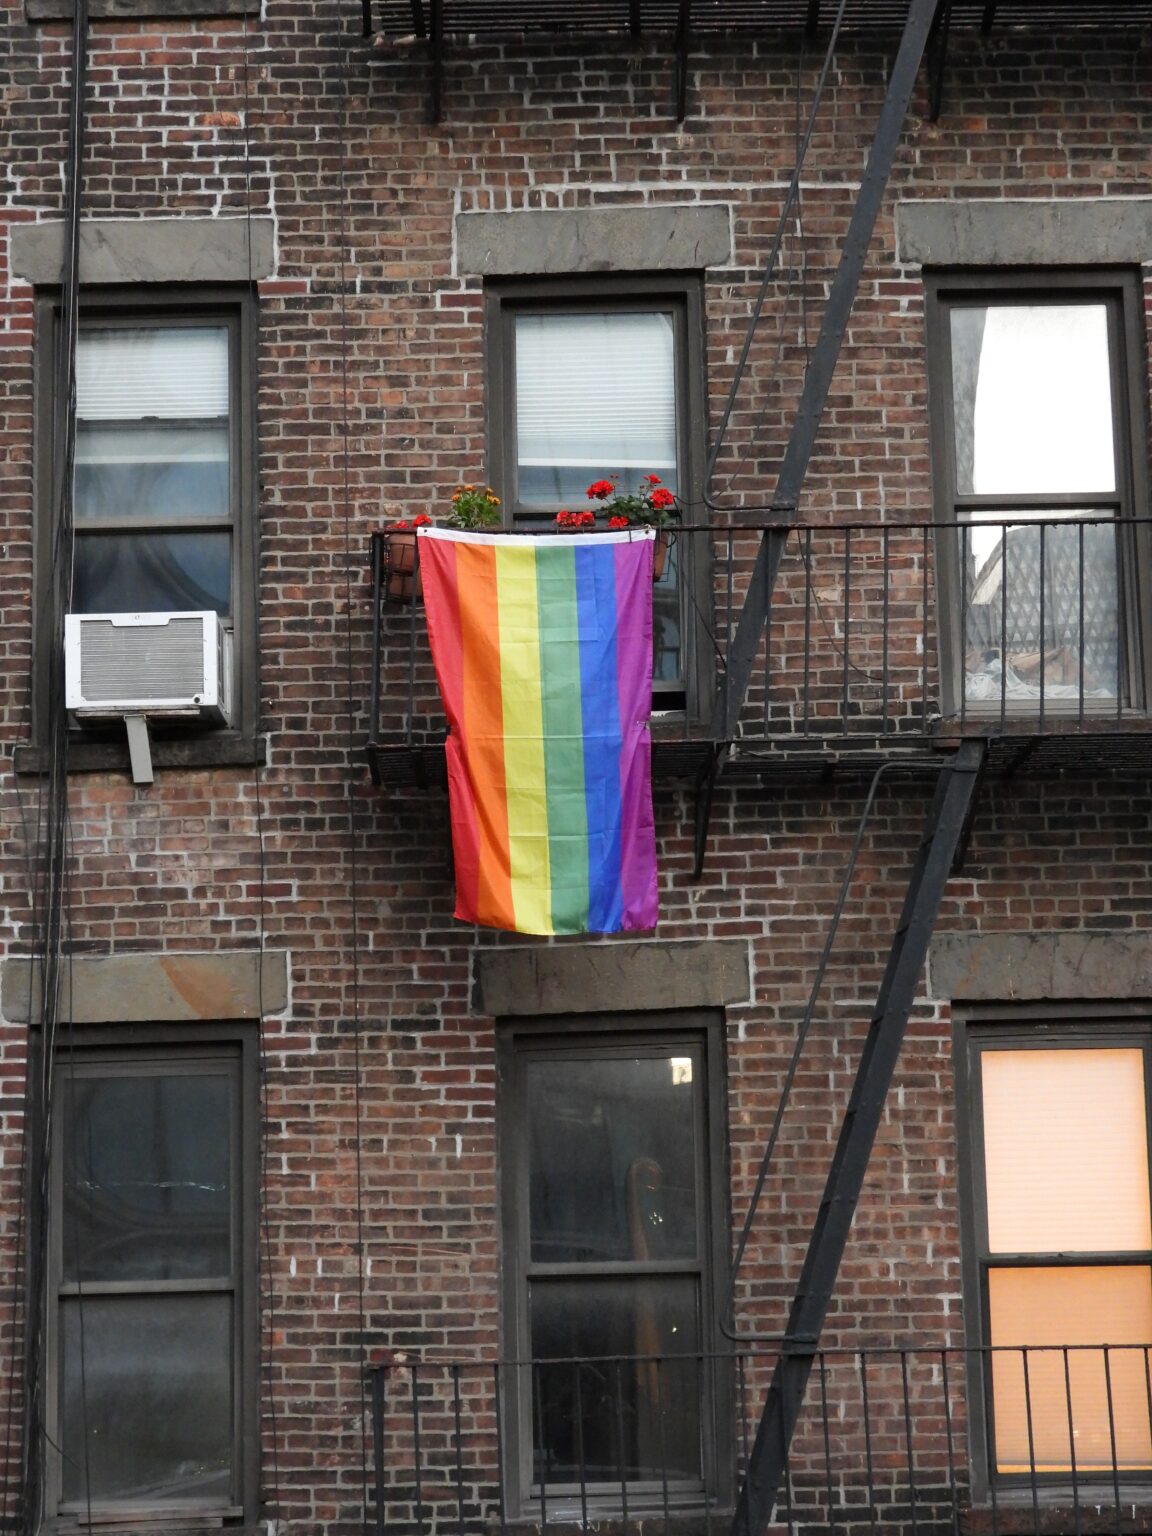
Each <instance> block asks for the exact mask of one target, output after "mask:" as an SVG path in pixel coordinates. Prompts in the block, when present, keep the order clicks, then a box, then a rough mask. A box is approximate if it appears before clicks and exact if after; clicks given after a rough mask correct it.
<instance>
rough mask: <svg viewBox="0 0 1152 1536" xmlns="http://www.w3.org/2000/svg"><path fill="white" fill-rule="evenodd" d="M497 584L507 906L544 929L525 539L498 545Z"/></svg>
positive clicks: (542, 798)
mask: <svg viewBox="0 0 1152 1536" xmlns="http://www.w3.org/2000/svg"><path fill="white" fill-rule="evenodd" d="M496 591H497V598H498V603H499V612H500V691H501V699H502V703H503V712H504V781H505V785H506V787H507V792H508V852H509V862H510V864H511V871H512V910H513V911H514V912H515V914H516V927H517V929H518V930H519V931H520V932H521V933H551V932H552V931H553V928H552V874H551V869H550V866H549V860H548V787H547V781H546V779H545V773H544V705H543V698H542V692H541V687H540V616H539V609H538V606H537V598H536V551H535V550H534V549H533V547H532V546H531V545H530V544H528V543H527V542H525V543H524V544H523V545H512V546H508V545H498V546H497V549H496Z"/></svg>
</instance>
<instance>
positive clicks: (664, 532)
mask: <svg viewBox="0 0 1152 1536" xmlns="http://www.w3.org/2000/svg"><path fill="white" fill-rule="evenodd" d="M671 548H672V535H671V533H670V532H669V531H668V529H667V528H657V530H656V543H655V545H654V546H653V549H652V580H653V582H657V581H659V580H660V578H661V576H663V574H664V572H665V571H666V570H667V568H668V552H669V550H670V549H671Z"/></svg>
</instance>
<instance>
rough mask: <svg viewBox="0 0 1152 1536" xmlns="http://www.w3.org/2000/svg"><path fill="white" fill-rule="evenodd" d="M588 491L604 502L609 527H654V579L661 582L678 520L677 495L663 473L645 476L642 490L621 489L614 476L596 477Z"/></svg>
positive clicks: (641, 481) (642, 479)
mask: <svg viewBox="0 0 1152 1536" xmlns="http://www.w3.org/2000/svg"><path fill="white" fill-rule="evenodd" d="M585 494H586V495H587V497H588V499H589V500H590V501H598V502H600V503H601V504H602V510H603V512H604V515H605V517H606V519H607V522H608V526H609V528H655V530H656V546H655V548H654V550H653V551H652V580H653V581H659V580H660V578H661V576H663V574H664V570H665V566H666V565H667V562H668V550H669V548H670V547H671V543H672V527H673V524H674V523H675V522H676V498H675V496H673V494H672V492H671V491H670V490H669V489H668V487H667V486H666V485H664V483H663V482H662V481H661V479H660V476H659V475H644V476H642V477H641V480H640V488H639V490H636V491H624V492H621V490H620V481H619V477H618V476H617V475H612V476H611V477H610V478H608V479H603V480H593V482H592V484H591V485H590V486H589V487H588V490H587V491H586V493H585Z"/></svg>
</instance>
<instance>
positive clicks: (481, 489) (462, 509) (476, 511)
mask: <svg viewBox="0 0 1152 1536" xmlns="http://www.w3.org/2000/svg"><path fill="white" fill-rule="evenodd" d="M503 521H504V514H503V512H502V511H501V509H500V498H499V496H497V494H496V492H495V491H494V490H493V489H492V487H491V486H490V485H458V486H457V487H456V489H455V490H454V491H453V492H452V511H451V513H450V514H449V517H448V526H449V528H473V529H475V528H499V526H500V524H501V523H502V522H503Z"/></svg>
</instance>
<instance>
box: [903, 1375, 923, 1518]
mask: <svg viewBox="0 0 1152 1536" xmlns="http://www.w3.org/2000/svg"><path fill="white" fill-rule="evenodd" d="M900 1386H901V1390H902V1392H903V1398H904V1450H905V1455H906V1458H907V1461H908V1502H909V1505H910V1508H911V1512H912V1531H913V1536H919V1531H920V1520H919V1510H918V1508H917V1504H916V1461H915V1457H914V1455H913V1450H912V1402H911V1398H910V1397H909V1393H908V1351H907V1350H906V1349H902V1350H901V1351H900Z"/></svg>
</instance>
